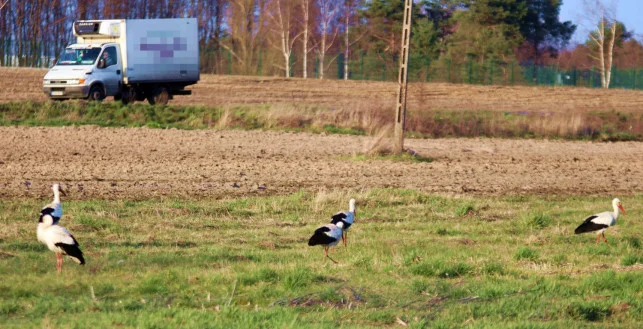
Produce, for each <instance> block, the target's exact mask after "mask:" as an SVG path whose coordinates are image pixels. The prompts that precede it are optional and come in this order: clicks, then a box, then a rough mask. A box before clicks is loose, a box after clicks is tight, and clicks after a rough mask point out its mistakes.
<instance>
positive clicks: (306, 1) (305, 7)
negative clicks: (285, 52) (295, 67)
mask: <svg viewBox="0 0 643 329" xmlns="http://www.w3.org/2000/svg"><path fill="white" fill-rule="evenodd" d="M301 10H302V14H303V16H304V20H303V38H302V42H301V45H302V57H303V59H302V65H303V67H302V71H303V72H302V77H303V78H304V79H306V78H308V51H309V49H308V27H309V24H310V23H309V22H310V19H309V16H310V0H302V3H301Z"/></svg>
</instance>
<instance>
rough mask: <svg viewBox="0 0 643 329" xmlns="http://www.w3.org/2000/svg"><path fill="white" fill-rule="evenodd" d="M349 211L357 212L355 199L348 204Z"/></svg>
mask: <svg viewBox="0 0 643 329" xmlns="http://www.w3.org/2000/svg"><path fill="white" fill-rule="evenodd" d="M348 211H350V212H352V213H354V212H355V199H351V201H349V202H348Z"/></svg>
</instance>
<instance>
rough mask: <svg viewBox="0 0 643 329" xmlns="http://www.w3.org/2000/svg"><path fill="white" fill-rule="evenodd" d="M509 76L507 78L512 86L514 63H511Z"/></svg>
mask: <svg viewBox="0 0 643 329" xmlns="http://www.w3.org/2000/svg"><path fill="white" fill-rule="evenodd" d="M510 74H511V76H510V77H509V82H510V83H511V85H512V86H513V85H514V61H511V73H510Z"/></svg>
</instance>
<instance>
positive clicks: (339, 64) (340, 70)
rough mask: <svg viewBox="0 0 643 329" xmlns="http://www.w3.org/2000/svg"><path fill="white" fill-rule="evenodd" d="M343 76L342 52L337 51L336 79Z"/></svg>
mask: <svg viewBox="0 0 643 329" xmlns="http://www.w3.org/2000/svg"><path fill="white" fill-rule="evenodd" d="M343 77H344V53H343V52H341V50H340V51H339V54H338V55H337V79H339V80H341V79H342V78H343Z"/></svg>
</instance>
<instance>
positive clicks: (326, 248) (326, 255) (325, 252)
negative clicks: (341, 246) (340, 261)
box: [324, 246, 337, 264]
mask: <svg viewBox="0 0 643 329" xmlns="http://www.w3.org/2000/svg"><path fill="white" fill-rule="evenodd" d="M329 248H330V247H328V246H326V247H324V261H326V258H328V259H330V260H332V261H333V263H335V264H337V261H336V260H334V259H332V258H330V256H328V249H329Z"/></svg>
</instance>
